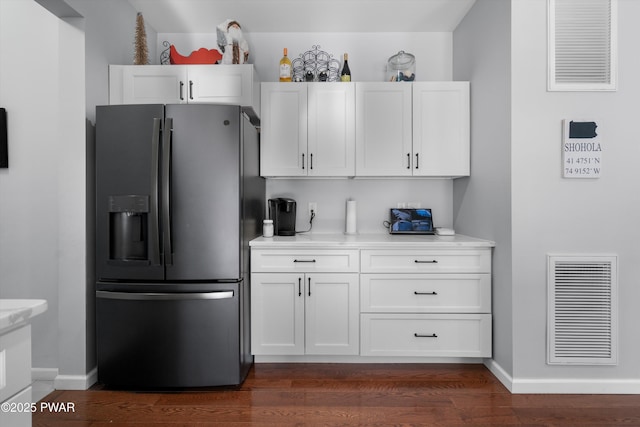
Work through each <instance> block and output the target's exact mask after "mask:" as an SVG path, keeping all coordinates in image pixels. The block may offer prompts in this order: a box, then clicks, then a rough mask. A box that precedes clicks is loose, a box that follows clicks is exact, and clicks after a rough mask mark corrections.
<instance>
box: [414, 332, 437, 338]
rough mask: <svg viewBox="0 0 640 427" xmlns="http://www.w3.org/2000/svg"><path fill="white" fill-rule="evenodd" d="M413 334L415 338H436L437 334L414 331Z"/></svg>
mask: <svg viewBox="0 0 640 427" xmlns="http://www.w3.org/2000/svg"><path fill="white" fill-rule="evenodd" d="M413 336H414V337H416V338H438V335H436V334H431V335H425V334H418V333H415V334H413Z"/></svg>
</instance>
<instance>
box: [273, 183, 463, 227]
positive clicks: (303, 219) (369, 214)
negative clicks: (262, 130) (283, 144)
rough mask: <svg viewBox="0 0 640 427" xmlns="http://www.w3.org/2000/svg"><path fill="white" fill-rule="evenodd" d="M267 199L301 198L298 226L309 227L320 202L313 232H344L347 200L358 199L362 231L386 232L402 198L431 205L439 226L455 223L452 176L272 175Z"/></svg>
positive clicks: (429, 206)
mask: <svg viewBox="0 0 640 427" xmlns="http://www.w3.org/2000/svg"><path fill="white" fill-rule="evenodd" d="M266 187H267V189H266V194H267V199H270V198H275V197H289V198H292V199H295V200H296V202H297V217H296V230H298V231H304V230H307V229H309V215H308V204H309V202H316V203H317V205H318V209H317V213H316V217H315V219H314V221H313V228H312V232H314V233H334V232H337V233H339V232H344V229H345V214H346V202H347V200H349V199H352V200H355V201H357V224H358V233H384V232H385V228H384V226H383V224H382V223H383V221H385V220H387V219H388V216H389V208H395V207H396V206H397V203H398V202H402V203H408V202H412V203H414V202H417V203H420V207H422V208H431V209H432V212H433V216H434V225H435V226H436V227H452V225H453V213H452V187H453V180H450V179H422V178H416V179H404V178H396V179H393V178H392V179H389V178H384V179H382V178H381V179H268V180H267V186H266Z"/></svg>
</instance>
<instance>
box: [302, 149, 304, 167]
mask: <svg viewBox="0 0 640 427" xmlns="http://www.w3.org/2000/svg"><path fill="white" fill-rule="evenodd" d="M302 169H303V170H304V153H302Z"/></svg>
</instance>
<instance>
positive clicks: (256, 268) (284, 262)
mask: <svg viewBox="0 0 640 427" xmlns="http://www.w3.org/2000/svg"><path fill="white" fill-rule="evenodd" d="M358 267H359V256H358V250H308V249H307V250H305V249H301V250H295V251H294V250H279V249H254V250H252V251H251V271H252V272H254V273H258V272H261V273H273V272H282V273H286V272H308V273H314V272H331V273H348V272H356V273H357V272H358Z"/></svg>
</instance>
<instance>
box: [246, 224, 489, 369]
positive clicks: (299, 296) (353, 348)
mask: <svg viewBox="0 0 640 427" xmlns="http://www.w3.org/2000/svg"><path fill="white" fill-rule="evenodd" d="M294 239H295V240H297V238H294ZM327 239H328V240H330V238H327ZM333 239H334V240H335V241H333V244H332V243H331V242H329V243H327V244H326V245H322V246H316V245H312V246H314V247H305V246H304V245H302V244H301V245H300V246H299V247H297V246H295V245H293V246H291V247H282V246H279V245H278V241H277V240H274V241H273V243H271V241H267V240H266V239H262V240H260V241H259V242H257V243H258V244H257V245H256V243H254V242H252V251H251V268H252V273H251V281H252V282H251V304H252V307H251V328H252V332H251V333H252V340H251V343H252V353H253V354H254V355H256V356H275V358H273V357H272V358H266V357H265V358H263V360H270V361H274V359H275V361H284V360H291V359H290V357H291V356H297V357H298V359H297V360H316V361H317V360H321V361H332V360H342V359H346V360H348V361H355V360H360V361H366V360H376V361H387V362H396V361H398V362H401V361H403V360H407V358H408V357H413V358H421V359H424V360H425V361H428V360H429V359H430V358H431V359H432V360H435V358H439V359H442V358H450V359H454V358H455V359H458V358H484V357H491V351H492V348H491V347H492V325H491V323H492V320H491V247H492V245H493V243H492V242H485V241H481V242H482V243H479V241H478V240H477V239H475V240H474V239H471V238H464V236H460V237H458V236H456V237H454V238H453V239H454V241H456V242H457V244H455V245H447V246H444V245H443V246H442V247H441V246H439V245H437V244H434V243H431V244H424V245H422V244H420V245H415V244H413V245H408V246H405V245H398V244H397V242H395V241H394V243H396V244H393V245H392V246H390V247H387V246H385V244H384V242H383V243H378V244H375V245H372V242H371V238H370V237H369V238H365V237H363V238H362V240H363V243H362V247H359V246H358V243H357V240H358V237H356V238H355V239H354V240H355V241H354V242H352V241H349V242H348V244H349V245H348V246H347V247H345V246H346V245H345V243H346V242H342V241H341V240H340V239H336V238H335V237H334V238H333ZM295 240H294V241H295ZM302 240H303V239H302V238H300V241H302ZM381 240H391V238H389V239H384V238H381ZM410 241H411V240H410ZM267 242H268V243H267ZM283 242H284V241H283ZM464 243H470V245H469V246H465V244H464ZM289 244H291V243H290V242H289ZM255 246H257V247H255ZM278 356H282V357H280V358H278ZM311 356H316V357H313V358H312V357H311ZM332 356H343V357H342V359H339V358H336V357H334V358H333V359H332V358H331V357H332ZM345 356H349V357H351V358H345ZM373 356H380V358H378V359H373ZM287 358H289V359H287ZM257 360H259V359H257Z"/></svg>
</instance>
